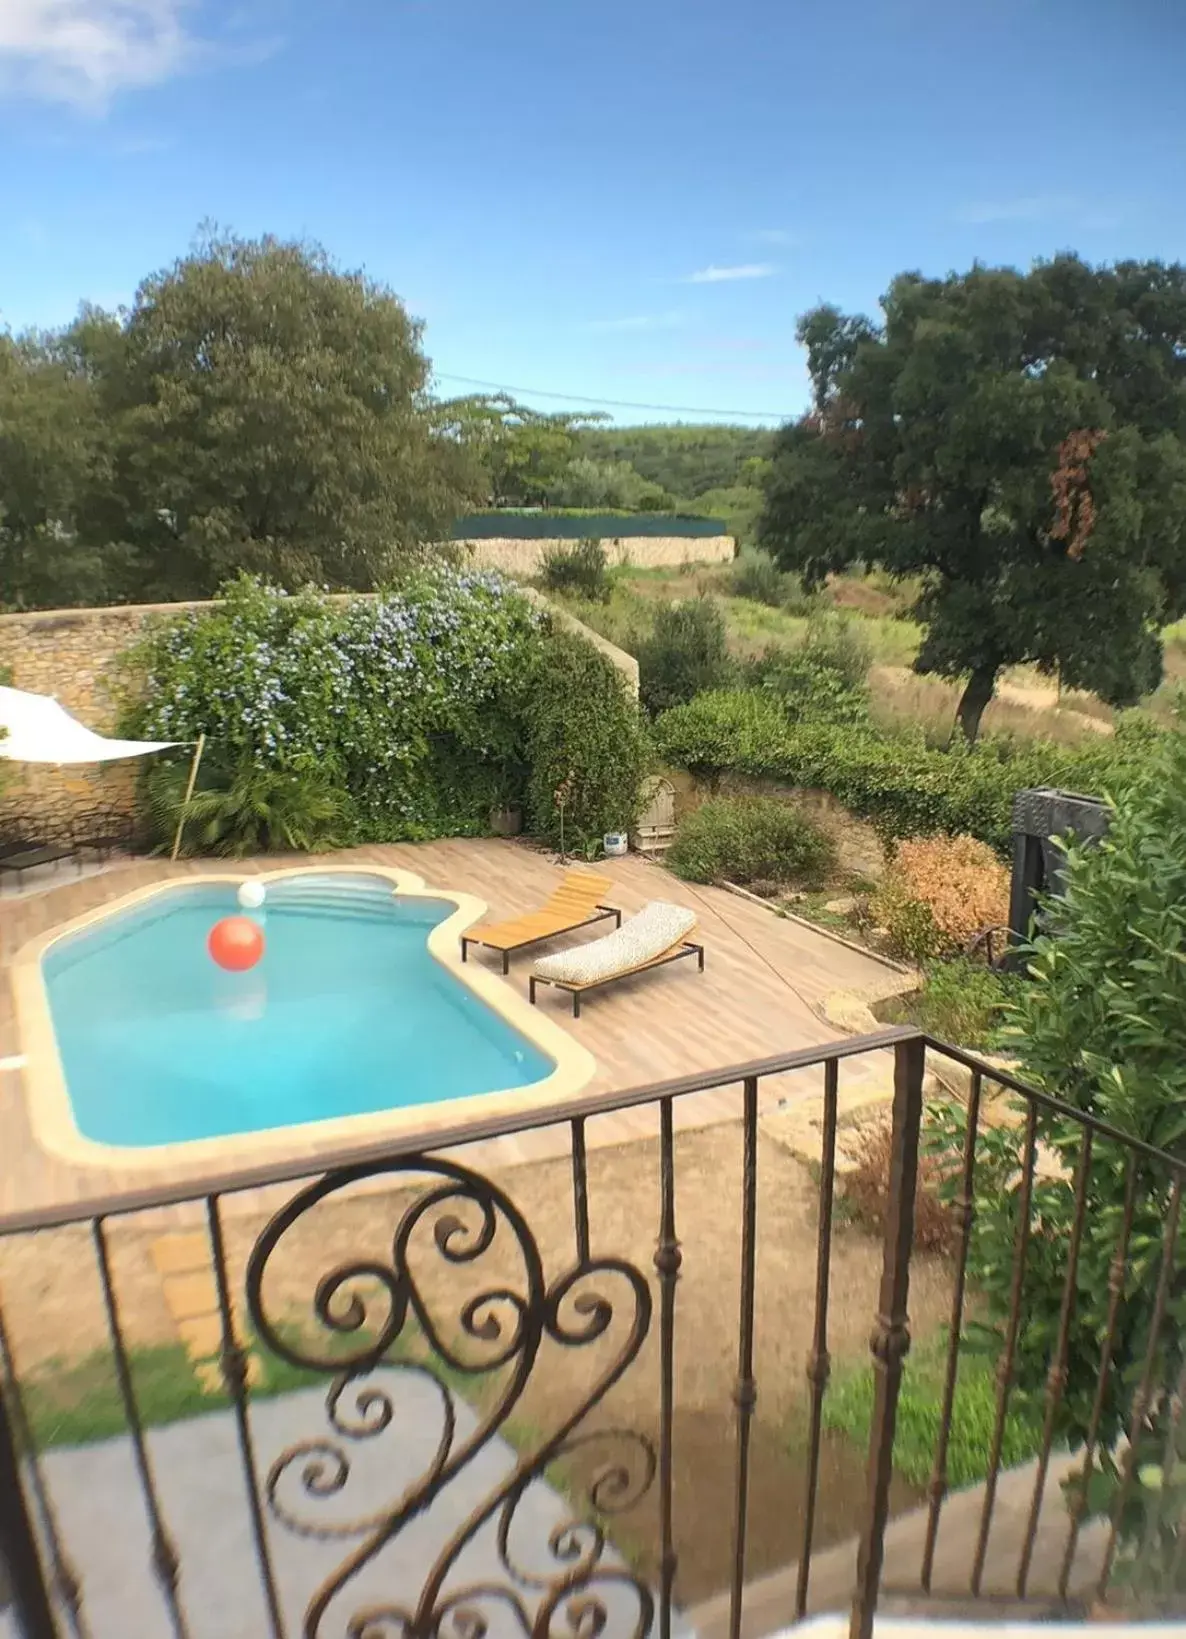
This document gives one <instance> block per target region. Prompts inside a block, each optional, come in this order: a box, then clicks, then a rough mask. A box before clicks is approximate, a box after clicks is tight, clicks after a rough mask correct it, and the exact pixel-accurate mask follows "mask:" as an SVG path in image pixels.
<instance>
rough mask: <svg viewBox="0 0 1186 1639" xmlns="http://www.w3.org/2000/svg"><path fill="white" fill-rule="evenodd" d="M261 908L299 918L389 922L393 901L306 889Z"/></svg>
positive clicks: (388, 897) (277, 898) (369, 896)
mask: <svg viewBox="0 0 1186 1639" xmlns="http://www.w3.org/2000/svg"><path fill="white" fill-rule="evenodd" d="M262 909H263V910H264V911H265V912H266V911H268V910H274V911H283V912H285V913H286V914H288V915H293V914H296V915H300V916H351V917H354V918H357V919H359V920H365V921H373V922H386V921H388V920H390V917H391V899H390V896H389V895H386V894H382V895H380V894H369V893H350V892H349V891H335V890H332V889H331V890H327V891H324V892H319V891H317V890H315V889H307V890H305V891H303V892H300V893H294V892H292V891H291V890H288V891H286V892H284V893H283V894H280V893H277V894H276V895H275V896H274V897H273V898H271V899H269V900H267V901H266V902H265V904H264V905H263V907H262Z"/></svg>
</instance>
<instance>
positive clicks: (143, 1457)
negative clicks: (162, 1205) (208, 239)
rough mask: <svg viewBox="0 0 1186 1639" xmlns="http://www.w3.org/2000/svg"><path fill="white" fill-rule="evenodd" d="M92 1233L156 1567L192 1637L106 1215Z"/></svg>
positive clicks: (178, 1626)
mask: <svg viewBox="0 0 1186 1639" xmlns="http://www.w3.org/2000/svg"><path fill="white" fill-rule="evenodd" d="M91 1233H92V1235H93V1237H94V1242H95V1256H96V1259H97V1260H98V1265H99V1277H100V1280H101V1281H102V1284H103V1306H104V1308H105V1310H106V1312H107V1331H108V1335H109V1336H110V1338H111V1352H112V1356H113V1358H114V1361H115V1375H116V1379H117V1381H118V1383H119V1394H120V1400H121V1401H122V1403H123V1408H124V1416H125V1417H126V1418H127V1420H128V1432H129V1434H130V1435H131V1437H132V1451H133V1454H134V1456H135V1459H136V1470H137V1473H138V1474H139V1476H140V1489H141V1491H142V1492H143V1494H144V1506H145V1510H146V1512H147V1514H148V1523H149V1530H150V1532H151V1535H152V1564H153V1570H154V1571H155V1572H156V1577H157V1581H158V1582H159V1584H160V1588H161V1593H162V1594H163V1595H164V1599H165V1604H166V1605H167V1607H168V1610H169V1617H170V1620H171V1622H172V1624H173V1632H174V1634H175V1635H176V1639H188V1628H187V1625H186V1620H185V1615H184V1612H183V1611H182V1609H181V1602H180V1600H179V1599H178V1597H177V1584H178V1579H179V1576H180V1571H181V1562H180V1560H179V1558H178V1555H177V1549H176V1547H175V1546H174V1544H173V1541H172V1539H171V1538H170V1536H169V1533H168V1531H166V1529H165V1522H164V1517H163V1516H162V1514H161V1509H160V1503H159V1502H158V1500H157V1494H156V1482H155V1480H154V1479H153V1473H152V1463H151V1462H150V1461H149V1456H148V1445H147V1442H146V1440H145V1438H144V1426H143V1424H142V1423H141V1421H140V1408H139V1406H138V1405H137V1404H136V1392H135V1388H134V1386H133V1384H132V1368H131V1363H130V1362H129V1360H128V1351H127V1347H126V1345H125V1343H124V1336H123V1329H122V1327H121V1326H120V1323H119V1305H118V1303H117V1302H116V1297H115V1284H114V1282H113V1280H112V1276H111V1256H110V1252H109V1249H108V1246H107V1233H106V1231H105V1229H104V1227H103V1220H102V1218H96V1219H94V1221H93V1223H92V1226H91Z"/></svg>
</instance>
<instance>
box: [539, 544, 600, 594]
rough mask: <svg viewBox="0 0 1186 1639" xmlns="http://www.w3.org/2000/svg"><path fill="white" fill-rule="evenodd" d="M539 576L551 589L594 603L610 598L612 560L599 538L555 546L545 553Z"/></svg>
mask: <svg viewBox="0 0 1186 1639" xmlns="http://www.w3.org/2000/svg"><path fill="white" fill-rule="evenodd" d="M539 578H540V582H541V584H542V585H543V586H544V587H545V588H546V589H547V590H548V591H549V592H562V593H569V594H570V595H572V596H575V597H582V598H588V599H590V601H591V602H593V603H608V602H609V596H610V591H611V586H610V576H609V560H608V559H607V558H606V555H605V547H604V546H602V544H601V542H600V541H599V540H585V541H578V542H577V543H576V545H575V546H556V547H553V548H552V550H551V551H550V552H548V553H546V554H545V555H544V560H543V563H542V565H541V566H540V577H539Z"/></svg>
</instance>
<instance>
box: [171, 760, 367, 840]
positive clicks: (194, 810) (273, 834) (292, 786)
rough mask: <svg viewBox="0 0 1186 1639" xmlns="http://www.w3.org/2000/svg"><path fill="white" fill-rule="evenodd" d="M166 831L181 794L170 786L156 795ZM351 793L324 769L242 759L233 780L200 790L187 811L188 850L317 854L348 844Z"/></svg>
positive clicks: (173, 819) (173, 820) (174, 818)
mask: <svg viewBox="0 0 1186 1639" xmlns="http://www.w3.org/2000/svg"><path fill="white" fill-rule="evenodd" d="M151 801H152V806H153V812H154V819H155V821H156V823H157V826H158V828H159V829H161V830H162V832H167V829H168V827H169V826H170V825H176V823H177V820H178V818H179V816H180V813H181V809H182V799H181V796H180V794H179V793H178V792H177V791H176V790H175V789H173V790H171V789H170V788H169V787H168V786H160V787H157V788H156V789H155V790H154V791H153V792H152V794H151ZM346 810H347V804H346V798H345V794H344V793H343V792H341V791H339V790H338V789H337V788H336V787H334V786H333V785H332V784H331V783H330V781H329V780H328V779H327V778H326V776H325V775H324V774H323V773H321V772H320V771H319V770H315V769H310V770H299V771H298V770H281V769H274V768H260V767H258V766H256V765H255V764H254V763H241V764H240V765H239V767H238V768H237V769H236V770H235V772H234V774H233V775H232V777H231V779H230V781H229V783H226V784H222V785H213V786H208V787H206V788H205V789H204V790H200V791H195V792H194V794H193V796H192V797H191V798H190V801H189V804H188V806H187V807H186V810H185V828H184V832H183V837H182V846H183V849H184V851H185V852H187V853H207V854H224V855H230V856H232V857H234V858H242V857H243V856H244V855H246V854H256V853H276V852H297V853H313V852H316V851H317V850H319V849H323V848H336V847H340V846H341V845H342V842H343V839H344V832H345V829H346V824H345V822H346Z"/></svg>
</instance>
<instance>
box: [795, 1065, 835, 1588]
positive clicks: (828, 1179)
mask: <svg viewBox="0 0 1186 1639" xmlns="http://www.w3.org/2000/svg"><path fill="white" fill-rule="evenodd" d="M839 1078H840V1066H839V1065H838V1064H837V1062H836V1060H835V1059H829V1060H828V1062H827V1064H825V1065H824V1127H823V1140H822V1144H821V1147H820V1175H819V1230H818V1233H817V1235H816V1242H815V1324H814V1331H813V1334H812V1339H811V1353H810V1354H809V1355H808V1357H807V1381H808V1382H809V1383H810V1384H811V1414H810V1416H811V1421H810V1425H809V1427H808V1434H807V1475H806V1479H805V1482H804V1487H803V1541H802V1544H801V1546H800V1549H799V1578H798V1582H797V1584H796V1588H795V1617H796V1620H798V1619H799V1618H801V1617H802V1616H803V1615H804V1614H805V1613H806V1611H807V1593H808V1586H809V1582H810V1578H811V1543H812V1537H813V1536H814V1534H815V1498H816V1492H817V1491H818V1489H819V1453H820V1440H821V1438H822V1435H823V1420H824V1394H825V1392H826V1391H827V1387H828V1378H829V1376H830V1375H831V1370H832V1359H831V1356H830V1355H829V1353H828V1277H829V1274H830V1271H831V1265H832V1195H833V1191H834V1189H835V1185H836V1115H837V1105H838V1091H839Z"/></svg>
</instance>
